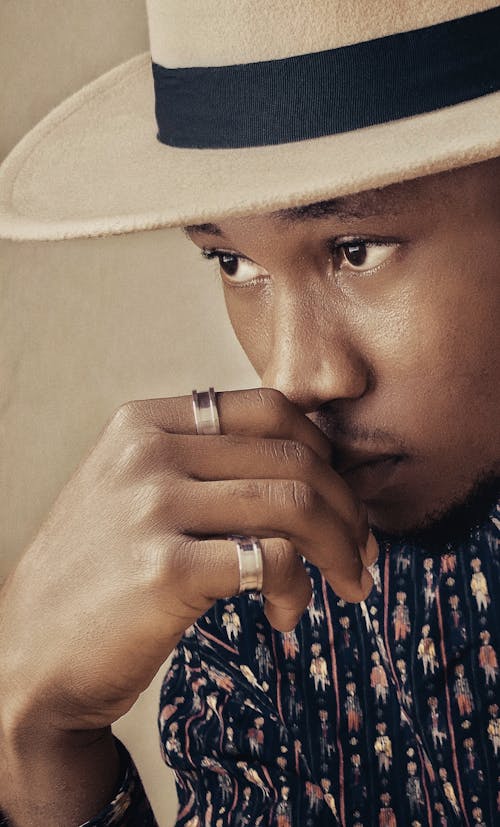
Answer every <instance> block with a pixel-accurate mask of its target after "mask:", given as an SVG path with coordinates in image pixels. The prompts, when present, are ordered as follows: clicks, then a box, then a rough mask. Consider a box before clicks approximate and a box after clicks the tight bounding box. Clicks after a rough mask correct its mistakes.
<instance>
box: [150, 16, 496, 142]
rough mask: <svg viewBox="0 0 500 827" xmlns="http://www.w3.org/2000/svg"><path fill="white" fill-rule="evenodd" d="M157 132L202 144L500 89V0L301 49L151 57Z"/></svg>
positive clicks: (446, 102) (287, 137)
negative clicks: (422, 24) (220, 56)
mask: <svg viewBox="0 0 500 827" xmlns="http://www.w3.org/2000/svg"><path fill="white" fill-rule="evenodd" d="M152 69H153V77H154V85H155V94H156V119H157V123H158V134H157V137H158V140H159V141H161V142H162V143H165V144H169V145H170V146H176V147H189V148H199V149H217V148H226V149H227V148H237V147H251V146H267V145H270V144H282V143H289V142H291V141H303V140H308V139H310V138H319V137H322V136H324V135H334V134H338V133H342V132H349V131H351V130H353V129H362V128H363V127H368V126H373V125H375V124H380V123H387V122H389V121H395V120H398V119H400V118H408V117H411V116H414V115H420V114H423V113H424V112H430V111H433V110H436V109H441V108H443V107H446V106H452V105H454V104H457V103H462V102H464V101H467V100H471V99H473V98H478V97H481V96H482V95H487V94H489V93H491V92H495V91H497V90H498V89H500V6H496V7H495V8H493V9H489V10H487V11H483V12H479V13H477V14H472V15H468V16H466V17H461V18H458V19H455V20H450V21H448V22H445V23H439V24H437V25H435V26H428V27H426V28H422V29H416V30H414V31H409V32H402V33H398V34H394V35H388V36H386V37H380V38H377V39H375V40H369V41H365V42H362V43H356V44H353V45H350V46H343V47H341V48H338V49H329V50H327V51H321V52H314V53H311V54H305V55H299V56H296V57H288V58H282V59H278V60H268V61H262V62H256V63H244V64H241V65H232V66H215V67H190V68H181V69H168V68H165V67H163V66H160V65H158V64H156V63H154V62H153V63H152Z"/></svg>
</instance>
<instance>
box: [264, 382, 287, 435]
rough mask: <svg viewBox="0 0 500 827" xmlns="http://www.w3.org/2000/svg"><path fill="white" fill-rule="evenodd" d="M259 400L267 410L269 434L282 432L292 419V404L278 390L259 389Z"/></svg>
mask: <svg viewBox="0 0 500 827" xmlns="http://www.w3.org/2000/svg"><path fill="white" fill-rule="evenodd" d="M258 399H259V402H260V404H261V405H262V407H263V408H265V410H266V417H267V421H268V425H269V428H268V430H269V432H271V433H272V432H273V431H275V432H279V431H282V430H283V429H284V428H285V427H286V425H287V424H289V419H290V402H289V400H288V399H287V398H286V396H285V395H284V394H283V393H281V391H278V390H276V388H259V390H258Z"/></svg>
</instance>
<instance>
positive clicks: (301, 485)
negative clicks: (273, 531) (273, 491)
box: [285, 480, 320, 514]
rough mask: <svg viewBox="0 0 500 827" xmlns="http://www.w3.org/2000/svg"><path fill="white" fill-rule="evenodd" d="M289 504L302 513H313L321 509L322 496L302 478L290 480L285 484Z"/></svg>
mask: <svg viewBox="0 0 500 827" xmlns="http://www.w3.org/2000/svg"><path fill="white" fill-rule="evenodd" d="M285 491H286V502H287V505H288V506H289V507H291V508H293V510H294V511H298V512H300V513H301V514H311V513H313V512H316V511H317V510H318V509H319V505H320V496H319V494H318V492H317V491H315V489H314V488H313V487H312V486H311V485H309V483H307V482H303V481H302V480H289V481H287V483H286V486H285Z"/></svg>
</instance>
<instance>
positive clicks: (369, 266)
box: [331, 238, 399, 273]
mask: <svg viewBox="0 0 500 827" xmlns="http://www.w3.org/2000/svg"><path fill="white" fill-rule="evenodd" d="M397 247H399V243H397V242H394V241H368V240H366V239H357V238H356V239H352V240H351V241H342V242H339V241H335V242H334V243H333V244H332V245H331V250H332V254H333V259H334V265H335V268H336V269H338V270H350V271H352V272H355V273H366V272H369V271H372V270H376V269H377V267H380V266H381V265H382V264H384V263H385V262H386V261H387V260H388V259H389V258H390V257H391V255H392V254H393V253H394V250H395V249H396V248H397Z"/></svg>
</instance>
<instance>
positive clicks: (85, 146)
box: [0, 52, 500, 241]
mask: <svg viewBox="0 0 500 827" xmlns="http://www.w3.org/2000/svg"><path fill="white" fill-rule="evenodd" d="M497 155H500V92H495V93H492V94H489V95H485V96H483V97H480V98H476V99H474V100H470V101H467V102H466V103H461V104H458V105H456V106H450V107H446V108H445V109H440V110H437V111H435V112H429V113H426V114H424V115H419V116H417V117H413V118H405V119H402V120H398V121H393V122H391V123H388V124H382V125H377V126H372V127H368V128H365V129H360V130H357V131H355V132H348V133H344V134H340V135H333V136H327V137H323V138H315V139H312V140H306V141H300V142H296V143H288V144H279V145H274V146H265V147H252V148H244V149H182V148H176V147H170V146H166V145H165V144H162V143H160V142H159V141H158V140H157V138H156V121H155V116H154V92H153V81H152V74H151V55H150V54H149V52H146V53H143V54H140V55H137V56H136V57H134V58H132V59H131V60H128V61H127V62H126V63H123V64H121V65H120V66H118V67H116V68H114V69H112V70H111V71H110V72H107V73H106V74H104V75H102V76H101V77H99V78H98V79H97V80H95V81H93V82H92V83H90V84H89V85H87V86H85V87H84V88H83V89H81V90H79V91H78V92H77V93H75V94H74V95H72V96H71V97H70V98H68V99H67V100H65V101H63V102H62V103H61V104H60V105H59V106H57V107H56V108H55V109H54V110H53V111H52V112H50V113H49V114H48V115H47V116H46V117H45V118H44V119H43V120H42V121H41V122H40V123H39V124H38V125H37V126H36V127H34V129H32V130H31V131H30V132H29V133H28V134H27V135H26V136H25V137H24V138H23V139H22V140H21V141H20V142H19V144H18V145H17V146H16V147H14V149H13V150H12V152H11V153H10V154H9V156H8V157H7V158H6V159H5V161H4V162H3V164H2V165H1V166H0V238H6V239H11V240H15V241H22V240H32V241H38V240H40V241H42V240H43V241H57V240H63V239H70V238H90V237H98V236H107V235H117V234H122V233H131V232H139V231H143V230H153V229H159V228H162V227H175V226H182V225H187V224H200V223H204V222H207V221H214V220H218V219H223V218H224V217H229V216H239V215H245V214H249V213H257V212H267V211H270V210H274V209H280V208H284V207H288V206H300V205H303V204H307V203H311V202H315V201H321V200H325V199H327V198H333V197H336V196H340V195H347V194H350V193H355V192H361V191H363V190H367V189H372V188H374V187H384V186H387V185H389V184H392V183H395V182H397V181H404V180H408V179H411V178H417V177H420V176H423V175H429V174H432V173H437V172H441V171H443V170H446V169H452V168H454V167H460V166H465V165H468V164H473V163H477V162H480V161H483V160H487V159H488V158H493V157H495V156H497Z"/></svg>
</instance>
